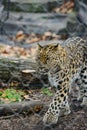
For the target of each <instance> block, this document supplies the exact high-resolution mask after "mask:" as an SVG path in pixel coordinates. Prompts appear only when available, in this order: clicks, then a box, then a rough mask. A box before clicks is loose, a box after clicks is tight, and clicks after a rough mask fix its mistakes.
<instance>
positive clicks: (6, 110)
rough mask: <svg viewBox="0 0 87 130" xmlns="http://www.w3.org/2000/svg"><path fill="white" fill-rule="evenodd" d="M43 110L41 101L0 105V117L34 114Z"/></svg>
mask: <svg viewBox="0 0 87 130" xmlns="http://www.w3.org/2000/svg"><path fill="white" fill-rule="evenodd" d="M42 108H43V103H41V101H23V102H19V103H17V102H16V103H9V104H0V116H7V115H16V114H17V113H18V114H21V113H23V112H27V113H32V112H33V113H35V112H39V111H40V110H41V109H42Z"/></svg>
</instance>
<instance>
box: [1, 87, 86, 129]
mask: <svg viewBox="0 0 87 130" xmlns="http://www.w3.org/2000/svg"><path fill="white" fill-rule="evenodd" d="M37 97H39V98H40V100H41V101H42V102H46V103H47V104H48V103H49V102H50V100H52V97H49V96H47V95H43V94H41V92H40V91H38V92H37ZM70 97H71V99H70V100H71V105H70V106H71V113H70V114H69V115H67V116H63V117H60V118H59V121H58V123H57V124H56V125H55V126H49V127H48V126H45V125H44V124H43V122H42V117H43V115H44V113H45V111H46V109H47V108H46V107H45V108H43V109H42V110H41V111H40V112H39V113H31V114H27V115H26V114H21V115H20V114H15V116H11V117H10V118H9V117H8V118H6V119H5V118H3V117H2V118H0V130H87V107H85V106H84V107H81V106H80V102H78V101H77V100H76V97H77V93H76V90H75V92H74V91H73V92H72V93H71V96H70Z"/></svg>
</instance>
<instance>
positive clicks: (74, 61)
mask: <svg viewBox="0 0 87 130" xmlns="http://www.w3.org/2000/svg"><path fill="white" fill-rule="evenodd" d="M37 66H38V67H37V68H38V71H39V72H40V73H41V72H46V73H47V74H48V79H49V82H50V84H51V86H52V87H55V88H56V94H55V96H54V97H53V101H52V102H51V103H50V106H49V108H48V111H47V112H46V114H45V115H44V118H43V121H44V123H45V124H48V125H51V124H56V123H57V121H58V118H59V116H60V115H61V114H64V115H67V114H69V113H70V111H71V110H70V106H69V103H68V98H69V93H70V90H71V81H72V80H75V79H76V78H77V79H78V80H77V84H78V87H79V96H78V100H80V99H82V104H81V105H87V42H86V41H84V40H83V39H81V38H80V37H73V38H69V39H68V40H66V41H65V42H63V43H58V44H49V45H45V46H41V45H38V51H37Z"/></svg>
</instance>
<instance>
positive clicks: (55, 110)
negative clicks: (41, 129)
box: [43, 74, 71, 125]
mask: <svg viewBox="0 0 87 130" xmlns="http://www.w3.org/2000/svg"><path fill="white" fill-rule="evenodd" d="M64 75H65V74H64ZM57 76H58V75H57ZM65 77H66V76H65ZM54 79H56V78H55V77H54ZM63 80H64V82H63ZM63 80H62V79H61V80H60V78H59V80H58V81H57V80H53V82H54V85H57V86H55V87H56V88H57V92H56V94H55V97H54V98H53V101H52V103H51V104H50V107H49V109H48V111H47V112H46V114H45V116H44V118H43V122H44V123H45V124H47V125H51V124H56V123H57V121H58V118H59V116H61V115H67V114H69V113H70V112H71V111H70V107H69V103H68V94H69V88H70V87H69V79H68V81H67V78H64V79H63Z"/></svg>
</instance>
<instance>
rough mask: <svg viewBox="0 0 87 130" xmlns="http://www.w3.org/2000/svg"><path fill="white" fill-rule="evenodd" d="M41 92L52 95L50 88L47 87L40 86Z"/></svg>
mask: <svg viewBox="0 0 87 130" xmlns="http://www.w3.org/2000/svg"><path fill="white" fill-rule="evenodd" d="M42 93H43V94H46V95H48V96H53V93H52V92H50V90H49V89H48V88H42Z"/></svg>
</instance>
